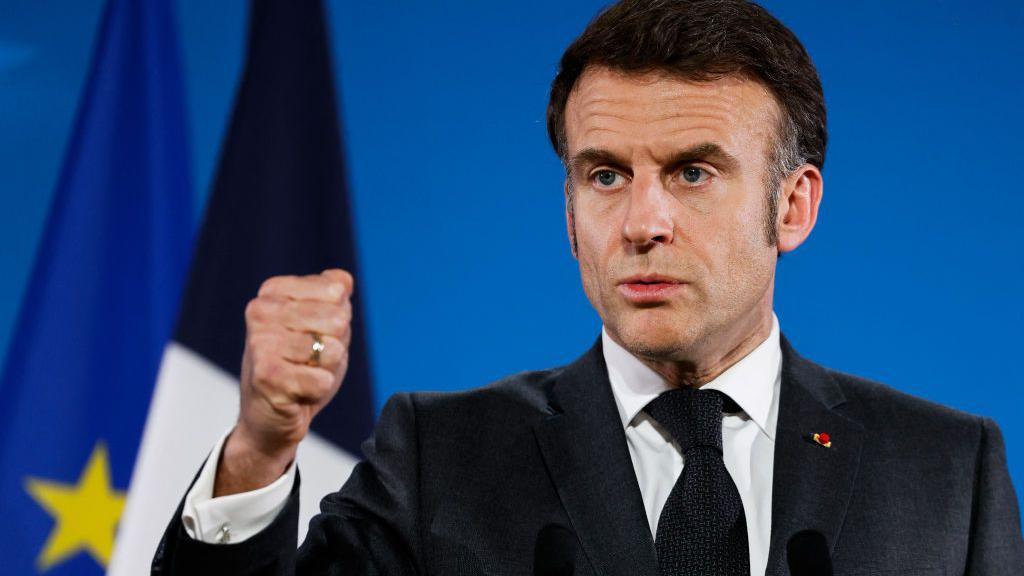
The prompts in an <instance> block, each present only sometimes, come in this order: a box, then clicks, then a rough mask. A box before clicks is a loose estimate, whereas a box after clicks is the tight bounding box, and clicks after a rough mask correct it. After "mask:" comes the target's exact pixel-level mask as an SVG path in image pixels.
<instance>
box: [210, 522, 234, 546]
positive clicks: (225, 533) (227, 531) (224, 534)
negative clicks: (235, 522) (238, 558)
mask: <svg viewBox="0 0 1024 576" xmlns="http://www.w3.org/2000/svg"><path fill="white" fill-rule="evenodd" d="M213 539H214V540H215V541H216V542H217V543H218V544H227V543H228V542H231V524H225V525H223V526H221V527H220V530H217V535H216V536H214V537H213Z"/></svg>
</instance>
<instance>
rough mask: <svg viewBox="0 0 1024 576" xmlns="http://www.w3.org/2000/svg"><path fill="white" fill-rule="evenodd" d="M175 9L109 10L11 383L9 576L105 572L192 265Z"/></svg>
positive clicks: (162, 3)
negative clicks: (157, 377) (187, 275)
mask: <svg viewBox="0 0 1024 576" xmlns="http://www.w3.org/2000/svg"><path fill="white" fill-rule="evenodd" d="M172 8H173V5H172V3H171V2H170V1H168V0H110V2H109V3H108V5H107V6H106V9H105V13H104V15H103V21H102V28H101V30H100V33H99V35H98V40H97V43H96V47H95V54H94V55H93V60H92V64H91V69H90V72H89V76H88V78H87V80H86V84H85V90H84V92H83V94H82V96H81V99H80V104H79V109H78V113H77V117H76V120H75V125H74V128H73V131H72V135H71V139H70V143H69V146H68V149H67V151H66V156H65V160H64V165H63V168H62V172H61V175H60V178H59V180H58V185H57V190H56V192H55V195H54V199H53V204H52V206H51V208H50V212H49V215H48V219H47V222H46V227H45V229H44V232H43V237H42V239H41V243H40V246H39V249H38V252H37V256H36V260H35V265H34V268H33V272H32V275H31V277H30V280H29V284H28V287H27V290H26V293H25V298H24V301H23V303H22V306H21V312H20V316H19V319H18V322H17V324H16V327H15V331H14V333H13V334H12V340H11V346H10V349H9V352H8V356H7V363H6V366H5V367H4V371H3V375H2V380H0V395H2V398H3V401H2V402H0V510H2V516H3V519H2V520H3V522H2V526H3V528H2V530H3V533H2V535H0V558H3V560H2V562H3V568H2V570H0V571H2V572H3V573H4V574H18V575H20V574H36V573H45V574H53V575H54V576H57V575H63V574H101V573H103V571H104V569H105V566H106V564H107V563H108V562H109V559H110V556H111V553H112V549H113V542H114V538H115V536H116V529H117V524H118V521H119V518H120V514H121V509H122V507H123V503H124V491H125V489H126V487H127V485H128V482H129V477H130V475H131V472H132V467H133V463H134V461H135V457H136V452H137V450H138V444H139V440H140V437H141V434H142V429H143V424H144V422H145V418H146V410H147V407H148V405H149V400H150V395H151V393H152V390H153V384H154V381H155V377H156V373H157V368H158V364H159V361H160V357H161V354H162V352H163V349H164V346H165V344H166V341H167V339H168V337H169V336H170V334H171V331H172V329H173V324H174V320H175V316H176V311H177V307H178V303H179V298H180V291H181V286H182V283H183V279H184V277H185V272H186V269H187V260H188V255H189V250H190V240H191V232H190V218H191V210H190V200H189V199H190V176H189V170H188V153H187V146H186V138H185V118H184V104H183V88H182V81H181V73H180V72H181V71H180V62H179V55H178V52H177V41H178V39H177V36H176V33H175V30H174V15H173V13H172Z"/></svg>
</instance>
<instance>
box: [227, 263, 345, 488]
mask: <svg viewBox="0 0 1024 576" xmlns="http://www.w3.org/2000/svg"><path fill="white" fill-rule="evenodd" d="M352 287H353V279H352V275H351V274H349V273H348V272H345V271H344V270H325V271H324V272H323V273H321V274H319V275H314V276H302V277H298V276H275V277H274V278H271V279H269V280H267V281H266V282H264V283H263V286H262V287H260V290H259V293H258V294H257V296H256V298H254V299H253V300H251V301H250V302H249V305H248V306H247V307H246V309H245V325H246V341H245V353H244V355H243V357H242V380H241V408H240V410H239V415H238V423H237V425H236V426H235V429H234V431H232V433H231V436H230V437H229V438H228V441H227V442H226V443H225V444H224V450H223V453H222V454H221V459H220V463H219V465H218V467H217V480H216V486H215V488H214V496H224V495H227V494H234V493H238V492H245V491H249V490H255V489H256V488H260V487H262V486H266V485H267V484H270V483H271V482H273V481H274V480H276V479H277V478H278V477H279V476H280V475H281V474H282V473H283V472H284V471H285V470H286V469H287V467H288V465H289V464H290V463H291V461H292V460H293V459H294V458H295V451H296V449H297V447H298V444H299V441H300V440H302V439H303V438H304V437H305V436H306V432H307V431H308V430H309V425H310V423H311V422H312V420H313V417H314V416H316V414H317V413H318V412H320V410H321V409H322V408H323V407H324V406H325V405H327V403H328V402H330V401H331V398H333V397H334V394H335V393H336V392H337V391H338V388H339V387H340V386H341V380H342V378H343V377H344V376H345V370H346V369H347V368H348V348H349V342H350V339H351V335H352V333H351V319H352V304H351V301H350V297H351V295H352ZM314 335H315V336H314ZM316 337H319V342H321V343H322V350H320V351H319V352H314V344H315V343H316V342H317V338H316Z"/></svg>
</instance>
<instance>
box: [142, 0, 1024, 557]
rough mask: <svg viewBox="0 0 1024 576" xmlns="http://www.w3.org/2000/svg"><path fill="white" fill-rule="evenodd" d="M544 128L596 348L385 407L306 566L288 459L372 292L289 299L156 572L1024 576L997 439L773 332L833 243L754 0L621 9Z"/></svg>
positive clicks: (261, 328) (817, 101)
mask: <svg viewBox="0 0 1024 576" xmlns="http://www.w3.org/2000/svg"><path fill="white" fill-rule="evenodd" d="M548 128H549V132H550V134H551V139H552V143H553V145H554V146H555V149H556V151H557V153H558V154H559V156H560V157H561V158H562V160H563V162H564V163H565V166H566V182H565V198H566V226H567V230H568V234H569V238H570V245H571V247H572V251H573V254H574V256H576V258H577V259H578V261H579V265H580V272H581V277H582V280H583V286H584V289H585V291H586V294H587V297H588V298H589V299H590V302H591V303H592V305H593V306H594V308H595V309H596V310H597V312H598V314H599V315H600V317H601V319H602V320H603V322H604V329H603V330H602V334H601V337H600V338H599V339H598V341H597V342H596V343H595V345H594V346H593V347H592V348H591V349H590V350H589V351H588V352H587V353H585V354H584V355H583V356H582V357H581V358H580V359H578V360H577V361H576V362H574V363H573V364H571V365H569V366H566V367H564V368H560V369H555V370H547V371H541V372H530V373H524V374H519V375H515V376H512V377H510V378H507V379H505V380H503V381H501V382H498V383H495V384H492V385H491V386H488V387H485V388H482V389H479V390H473V391H468V392H464V393H458V394H450V395H435V394H412V395H398V396H396V397H394V398H392V399H391V400H390V401H389V403H388V405H387V406H386V407H385V410H384V412H383V414H382V416H381V420H380V422H379V423H378V425H377V429H376V431H375V433H374V437H373V438H372V439H371V440H370V441H369V442H368V443H367V444H366V447H365V449H364V451H365V454H366V460H365V461H364V462H362V463H361V464H359V465H358V466H357V467H356V469H355V471H354V472H353V474H352V477H351V478H350V479H349V480H348V482H347V483H346V484H345V485H344V486H343V487H342V489H341V490H340V491H338V492H336V493H334V494H331V495H329V496H327V497H326V498H325V499H324V500H323V502H322V505H321V514H319V515H318V516H316V517H315V518H314V520H313V522H312V524H311V526H310V529H309V534H308V536H307V539H306V541H305V543H304V544H303V546H302V548H301V549H299V550H298V551H296V549H295V548H296V534H297V527H296V524H297V508H298V498H297V489H298V484H299V479H298V472H297V470H296V467H295V463H294V459H295V448H296V445H297V444H298V442H299V441H300V440H301V439H302V438H303V437H304V435H305V433H306V431H307V429H308V426H309V423H310V421H311V419H312V418H313V417H314V415H315V414H316V413H317V412H318V411H319V409H320V408H322V407H323V405H324V404H326V402H328V401H329V400H330V399H331V397H333V395H334V392H335V391H336V390H337V388H338V386H339V385H340V382H341V380H342V377H343V375H344V372H345V364H346V352H345V351H346V348H347V345H348V338H349V331H348V319H349V317H350V315H351V307H350V306H349V304H348V298H349V295H350V294H351V291H352V285H353V281H352V278H351V276H349V275H348V274H347V273H345V272H343V271H327V272H325V273H324V274H322V275H320V276H311V277H304V278H294V277H279V278H272V279H270V280H268V281H267V283H265V284H264V286H263V288H261V290H260V293H259V294H258V296H257V298H255V299H254V300H253V301H252V303H251V304H250V306H249V307H248V309H247V310H246V321H247V327H248V341H247V345H246V352H245V357H244V358H243V371H242V401H241V411H240V416H239V421H238V424H237V425H236V426H235V428H234V429H233V430H232V431H230V433H229V434H227V435H226V436H225V438H224V439H222V440H221V442H220V443H218V445H217V447H216V448H215V450H214V452H213V453H212V455H211V458H210V460H209V461H208V462H207V463H206V465H205V466H204V468H203V470H202V471H201V472H200V474H199V476H198V478H197V480H196V483H195V484H194V485H193V487H192V488H191V489H190V491H189V494H188V495H187V496H186V498H185V500H184V501H183V503H182V506H181V508H180V509H179V511H178V513H177V514H176V515H175V518H174V519H173V520H172V522H171V525H170V526H169V528H168V530H167V533H166V535H165V538H164V540H163V542H162V543H161V545H160V547H159V549H158V550H157V553H156V557H155V559H154V564H153V572H154V573H155V574H196V573H216V574H288V573H292V572H298V573H300V574H424V573H435V574H449V573H451V574H530V573H538V574H609V575H610V574H650V575H655V574H660V575H668V574H720V575H727V574H728V575H735V574H773V575H784V574H789V573H791V567H792V573H794V575H797V574H822V573H826V572H825V570H826V569H825V568H824V567H823V564H828V563H831V564H832V565H833V567H834V569H835V573H836V574H893V575H896V574H921V575H925V574H936V575H938V574H972V575H973V574H977V575H981V574H985V575H1011V574H1021V573H1024V541H1022V538H1021V529H1020V516H1019V512H1018V510H1017V500H1016V497H1015V495H1014V492H1013V488H1012V485H1011V483H1010V479H1009V475H1008V472H1007V468H1006V463H1005V456H1004V449H1003V444H1002V439H1001V436H1000V434H999V431H998V429H997V428H996V426H995V424H994V423H992V422H991V421H989V420H985V419H982V418H978V417H974V416H970V415H967V414H962V413H958V412H955V411H953V410H949V409H946V408H943V407H940V406H937V405H933V404H930V403H927V402H925V401H922V400H918V399H914V398H911V397H909V396H906V395H903V394H900V393H898V392H896V391H894V390H891V389H889V388H886V387H885V386H883V385H881V384H876V383H873V382H868V381H865V380H862V379H859V378H856V377H853V376H848V375H844V374H840V373H837V372H833V371H829V370H827V369H825V368H822V367H820V366H818V365H816V364H814V363H812V362H810V361H807V360H805V359H803V358H801V357H800V356H799V355H798V354H797V353H796V352H795V351H794V350H793V348H792V347H791V346H790V345H789V343H788V342H787V341H786V339H785V338H784V337H783V336H782V335H781V333H780V330H779V323H778V319H777V318H776V317H775V315H774V314H773V312H772V299H773V289H774V277H775V267H776V261H777V258H778V256H779V255H780V254H782V253H784V252H790V251H792V250H795V249H796V248H797V247H798V246H799V245H800V244H801V243H802V242H803V241H804V240H805V239H806V238H807V236H808V235H809V234H810V233H811V231H812V229H813V227H814V224H815V221H816V218H817V212H818V207H819V204H820V200H821V195H822V189H823V181H822V175H821V169H822V166H823V164H824V156H825V141H826V132H825V108H824V99H823V96H822V91H821V86H820V82H819V80H818V77H817V74H816V72H815V70H814V67H813V64H812V63H811V61H810V59H809V57H808V56H807V54H806V52H805V51H804V49H803V47H802V46H801V45H800V43H799V41H798V40H797V39H796V38H795V37H794V36H793V34H792V33H791V32H790V31H789V30H788V29H786V28H785V27H784V26H783V25H782V24H781V23H779V22H778V21H777V20H775V19H774V18H773V17H771V16H770V15H769V14H768V13H767V12H765V11H764V10H763V9H761V8H760V7H757V6H756V5H753V4H749V3H747V2H744V1H742V0H696V1H669V0H650V1H643V2H641V1H628V0H627V1H625V2H621V3H619V4H617V5H615V6H613V7H611V8H609V9H608V10H606V11H605V12H603V13H602V14H601V15H600V16H599V17H598V18H597V19H596V20H595V21H594V22H592V23H591V24H590V25H589V26H588V28H587V30H586V31H585V32H584V33H583V35H582V36H581V37H580V38H578V39H577V40H576V41H575V42H574V43H573V44H572V45H571V46H570V47H569V48H568V49H567V51H566V53H565V54H564V56H563V58H562V62H561V68H560V71H559V74H558V76H557V77H556V79H555V81H554V84H553V86H552V91H551V102H550V104H549V108H548Z"/></svg>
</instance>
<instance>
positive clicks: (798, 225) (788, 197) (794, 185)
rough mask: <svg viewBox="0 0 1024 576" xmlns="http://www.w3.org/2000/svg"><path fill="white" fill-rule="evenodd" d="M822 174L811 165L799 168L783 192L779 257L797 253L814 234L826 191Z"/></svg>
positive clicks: (779, 221) (780, 211) (784, 186)
mask: <svg viewBox="0 0 1024 576" xmlns="http://www.w3.org/2000/svg"><path fill="white" fill-rule="evenodd" d="M824 185H825V183H824V181H823V180H822V177H821V171H820V170H818V169H817V168H816V167H814V166H812V165H811V164H804V165H803V166H801V167H800V168H797V169H796V171H794V172H793V173H792V174H790V175H789V177H788V178H786V179H785V180H784V181H783V183H782V190H780V191H779V220H778V223H777V225H778V228H777V229H778V231H779V234H778V238H779V243H778V249H779V253H780V254H781V253H785V252H792V251H793V250H796V249H797V247H799V246H800V245H801V244H803V243H804V240H806V239H807V237H808V236H810V234H811V230H813V229H814V224H815V222H817V221H818V206H819V205H821V195H822V192H823V191H824Z"/></svg>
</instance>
